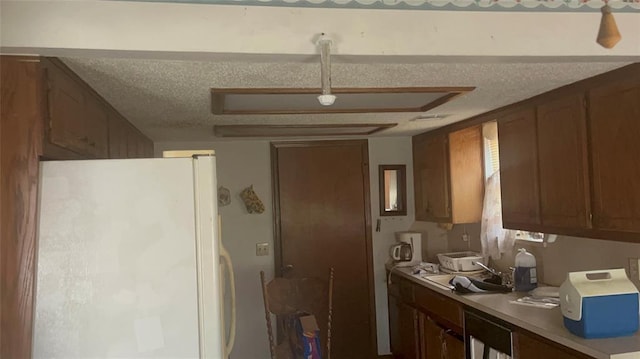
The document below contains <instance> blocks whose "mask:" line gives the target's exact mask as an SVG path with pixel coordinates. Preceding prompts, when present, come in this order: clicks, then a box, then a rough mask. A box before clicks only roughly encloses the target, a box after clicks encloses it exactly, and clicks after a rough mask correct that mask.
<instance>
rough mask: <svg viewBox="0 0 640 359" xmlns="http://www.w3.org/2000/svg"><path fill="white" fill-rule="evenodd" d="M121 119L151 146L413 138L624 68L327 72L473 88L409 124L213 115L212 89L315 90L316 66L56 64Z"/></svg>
mask: <svg viewBox="0 0 640 359" xmlns="http://www.w3.org/2000/svg"><path fill="white" fill-rule="evenodd" d="M62 60H63V61H64V62H65V63H66V64H68V65H69V67H71V68H72V69H73V70H74V71H75V72H76V73H77V74H78V75H80V77H82V78H83V79H84V80H85V81H87V82H88V83H89V84H90V85H91V86H92V87H93V88H94V89H95V90H96V91H98V92H99V93H100V94H101V95H102V96H103V97H104V98H105V99H106V100H107V101H109V102H110V103H111V104H112V105H113V106H114V107H115V108H116V109H117V110H118V111H120V113H122V114H123V115H124V116H125V117H127V118H128V119H129V120H130V121H131V122H132V123H134V124H135V125H136V126H137V127H138V128H140V129H141V130H142V131H143V132H144V133H145V134H147V135H148V136H150V137H151V138H152V139H153V140H154V141H190V140H193V141H200V140H211V139H213V138H214V136H213V130H212V126H213V125H214V124H290V123H295V124H311V123H315V124H340V123H395V122H397V123H398V126H396V127H394V128H391V129H388V130H385V131H382V132H380V133H377V134H374V135H372V137H377V136H403V135H414V134H417V133H420V132H424V131H427V130H429V129H433V128H436V127H441V126H443V125H446V124H448V123H452V122H457V121H461V120H464V119H467V118H469V117H471V116H474V115H477V114H480V113H483V112H486V111H489V110H492V109H495V108H498V107H501V106H504V105H507V104H510V103H513V102H517V101H519V100H523V99H526V98H529V97H531V96H534V95H537V94H539V93H542V92H545V91H548V90H551V89H553V88H556V87H559V86H562V85H565V84H569V83H572V82H575V81H577V80H580V79H584V78H587V77H591V76H593V75H596V74H599V73H602V72H606V71H609V70H612V69H614V68H617V67H621V66H624V65H626V64H627V63H626V62H574V63H571V62H566V61H563V60H561V59H557V61H551V60H545V61H544V62H539V63H532V62H526V63H515V62H511V63H499V62H497V61H496V62H489V63H487V62H482V63H480V62H478V63H469V62H464V63H463V62H458V63H452V62H450V63H434V62H428V63H416V62H411V63H391V62H389V61H384V62H383V61H381V62H375V63H371V62H367V63H358V62H357V61H353V60H351V61H350V62H349V63H341V62H339V61H336V60H338V57H335V58H334V63H333V65H332V81H333V86H335V87H413V86H416V87H417V86H420V87H427V86H433V87H438V86H475V87H476V89H475V90H474V91H472V92H470V93H468V94H465V95H462V96H460V97H458V98H456V99H454V100H453V101H451V102H449V103H445V104H443V105H441V106H439V107H436V108H434V109H432V110H430V111H428V112H426V113H427V114H441V115H448V116H447V117H446V118H444V119H436V120H427V121H424V120H422V121H411V120H412V119H414V118H416V117H417V116H419V115H421V114H422V113H372V114H321V115H213V114H212V113H211V106H210V92H209V90H210V88H212V87H233V88H241V87H314V88H318V87H319V86H320V66H319V64H318V63H316V62H310V61H295V60H289V61H273V62H258V61H210V62H204V61H199V62H195V61H175V60H149V59H144V60H141V59H114V58H63V59H62Z"/></svg>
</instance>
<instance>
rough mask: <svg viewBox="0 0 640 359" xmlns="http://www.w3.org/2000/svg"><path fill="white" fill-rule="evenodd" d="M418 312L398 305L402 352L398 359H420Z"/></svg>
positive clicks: (402, 304)
mask: <svg viewBox="0 0 640 359" xmlns="http://www.w3.org/2000/svg"><path fill="white" fill-rule="evenodd" d="M418 330H419V329H418V311H417V310H416V309H415V308H413V307H411V306H409V305H407V304H405V303H399V305H398V336H399V342H400V343H399V344H400V351H399V354H400V356H398V358H402V359H418V358H419V357H418V355H419V354H420V345H419V342H418V340H419V335H418Z"/></svg>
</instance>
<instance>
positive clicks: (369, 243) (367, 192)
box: [271, 139, 378, 354]
mask: <svg viewBox="0 0 640 359" xmlns="http://www.w3.org/2000/svg"><path fill="white" fill-rule="evenodd" d="M335 145H344V146H360V148H361V151H362V158H363V161H364V162H363V167H362V178H363V191H364V193H363V195H364V202H365V203H364V215H365V246H366V251H367V276H368V282H369V286H368V287H369V303H368V304H369V322H370V325H369V336H370V343H371V348H370V350H371V353H372V354H373V353H377V350H378V340H377V326H376V309H375V281H374V270H373V237H372V233H371V189H370V183H369V143H368V140H366V139H365V140H343V141H340V140H331V141H288V142H271V187H272V193H273V218H274V226H273V227H274V229H273V236H274V238H273V242H274V266H275V271H274V272H275V274H276V276H282V274H283V273H282V269H283V268H282V266H283V263H282V230H281V220H280V193H279V190H278V187H279V177H278V149H280V148H290V147H316V146H335Z"/></svg>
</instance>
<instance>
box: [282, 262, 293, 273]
mask: <svg viewBox="0 0 640 359" xmlns="http://www.w3.org/2000/svg"><path fill="white" fill-rule="evenodd" d="M291 270H293V264H287V265H285V266H284V267H282V274H284V273H286V272H289V271H291Z"/></svg>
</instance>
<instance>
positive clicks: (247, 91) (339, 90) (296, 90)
mask: <svg viewBox="0 0 640 359" xmlns="http://www.w3.org/2000/svg"><path fill="white" fill-rule="evenodd" d="M474 89H475V87H474V86H466V87H465V86H443V87H336V88H331V93H333V94H346V93H434V92H456V93H458V92H459V93H464V92H469V91H473V90H474ZM211 93H216V94H238V95H254V94H264V95H280V94H291V95H294V94H318V95H320V94H322V89H321V88H314V87H292V88H282V87H280V88H278V87H261V88H211Z"/></svg>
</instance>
